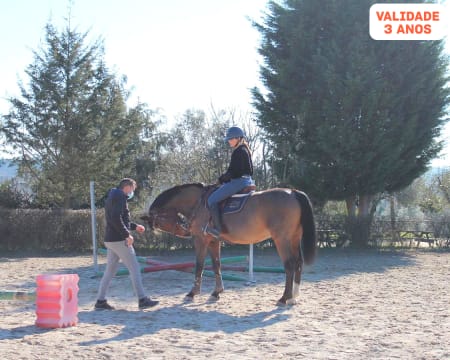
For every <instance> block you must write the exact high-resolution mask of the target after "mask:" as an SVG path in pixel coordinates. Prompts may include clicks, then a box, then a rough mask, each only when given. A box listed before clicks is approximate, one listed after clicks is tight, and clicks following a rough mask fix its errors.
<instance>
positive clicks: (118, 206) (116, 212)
mask: <svg viewBox="0 0 450 360" xmlns="http://www.w3.org/2000/svg"><path fill="white" fill-rule="evenodd" d="M127 198H128V197H127V195H126V194H125V193H124V192H123V191H122V190H121V189H119V188H113V189H111V190H110V191H109V193H108V197H107V199H106V203H105V218H106V229H105V238H104V240H105V241H106V242H110V241H124V240H125V239H126V238H127V237H128V236H129V235H130V230H136V224H135V223H133V222H131V221H130V210H128V204H127Z"/></svg>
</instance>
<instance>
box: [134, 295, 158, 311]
mask: <svg viewBox="0 0 450 360" xmlns="http://www.w3.org/2000/svg"><path fill="white" fill-rule="evenodd" d="M158 304H159V301H155V300H151V299H149V298H148V297H147V296H146V297H143V298H142V299H139V309H147V308H151V307H153V306H156V305H158Z"/></svg>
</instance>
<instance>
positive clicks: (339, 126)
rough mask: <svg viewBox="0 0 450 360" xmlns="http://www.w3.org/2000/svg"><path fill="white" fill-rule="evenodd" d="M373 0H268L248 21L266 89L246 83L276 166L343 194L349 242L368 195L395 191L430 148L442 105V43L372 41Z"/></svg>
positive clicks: (331, 193) (313, 190) (294, 180)
mask: <svg viewBox="0 0 450 360" xmlns="http://www.w3.org/2000/svg"><path fill="white" fill-rule="evenodd" d="M395 2H396V3H398V2H405V1H397V0H396V1H395ZM408 2H411V1H408ZM373 3H375V1H373V0H286V1H285V2H284V3H283V4H282V5H279V4H277V3H276V2H273V1H271V2H270V3H269V12H268V14H267V16H266V18H265V22H264V23H263V24H255V25H256V27H257V28H258V29H259V31H260V32H261V34H262V43H261V47H260V53H261V55H262V56H263V58H264V60H265V63H264V65H263V66H262V67H261V78H262V80H263V83H264V85H265V88H266V89H265V91H267V92H266V93H264V92H263V90H260V89H254V90H253V95H254V104H255V107H256V109H257V110H258V112H259V124H260V126H261V127H262V128H263V129H264V130H265V131H266V133H267V134H268V135H269V138H270V140H271V143H272V145H273V156H274V158H275V162H274V163H275V164H276V171H277V173H278V175H279V177H280V179H281V180H282V181H285V182H289V183H291V184H292V185H294V186H297V187H300V188H302V189H304V190H306V191H308V192H309V193H310V194H311V195H312V196H313V197H315V198H316V199H319V200H324V201H325V200H330V199H333V200H346V202H347V209H348V214H349V217H350V220H351V222H353V223H356V224H357V226H356V227H357V228H358V229H357V230H358V231H355V232H354V233H353V235H354V236H353V241H354V243H357V242H362V243H365V242H367V239H368V228H369V224H370V211H371V208H372V199H373V197H374V195H376V194H377V193H380V192H384V191H387V192H392V191H395V190H399V189H402V188H404V187H405V186H407V185H408V184H410V183H411V182H412V181H413V180H414V179H415V178H417V177H418V176H420V175H421V174H423V173H424V172H425V171H426V170H427V167H428V166H429V163H430V161H431V160H432V159H433V158H435V157H436V155H437V154H438V153H439V151H440V149H441V147H442V146H441V143H440V142H439V141H438V140H437V138H438V136H439V135H440V130H441V127H442V125H443V123H444V122H445V121H446V119H445V110H446V107H447V106H448V103H449V87H448V79H449V78H448V58H446V57H445V56H444V52H443V46H444V43H443V41H375V40H372V39H371V38H370V36H369V23H368V21H369V9H370V6H371V5H372V4H373ZM372 210H373V208H372Z"/></svg>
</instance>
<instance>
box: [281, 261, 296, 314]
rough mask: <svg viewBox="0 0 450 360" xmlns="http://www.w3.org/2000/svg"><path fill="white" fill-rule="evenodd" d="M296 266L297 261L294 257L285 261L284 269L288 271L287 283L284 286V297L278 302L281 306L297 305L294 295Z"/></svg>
mask: <svg viewBox="0 0 450 360" xmlns="http://www.w3.org/2000/svg"><path fill="white" fill-rule="evenodd" d="M295 265H296V259H295V258H293V257H290V258H288V259H287V260H285V261H284V269H285V271H286V283H285V285H284V293H283V296H282V297H281V298H280V300H278V304H279V305H290V304H293V303H295V301H294V299H293V294H292V286H293V282H294V270H295Z"/></svg>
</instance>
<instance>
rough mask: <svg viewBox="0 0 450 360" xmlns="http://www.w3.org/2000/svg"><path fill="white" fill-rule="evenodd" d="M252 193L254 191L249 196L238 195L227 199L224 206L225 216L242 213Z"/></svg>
mask: <svg viewBox="0 0 450 360" xmlns="http://www.w3.org/2000/svg"><path fill="white" fill-rule="evenodd" d="M252 193H253V191H252V192H249V193H247V194H236V195H233V196H232V197H229V198H228V199H226V200H225V201H224V205H223V210H222V212H223V214H233V213H237V212H239V211H241V210H242V209H243V208H244V205H245V203H246V202H247V200H248V198H249V197H250V195H251V194H252Z"/></svg>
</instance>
